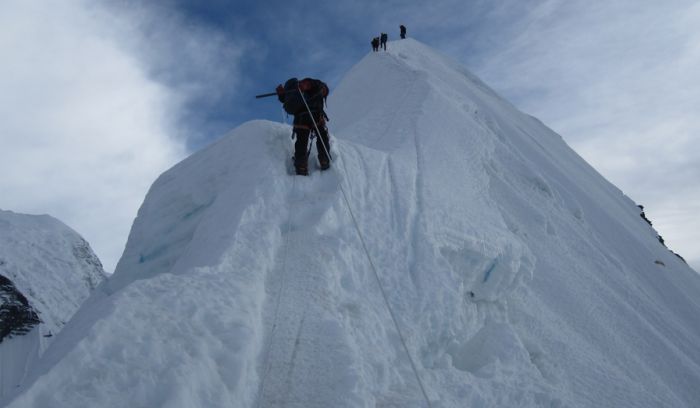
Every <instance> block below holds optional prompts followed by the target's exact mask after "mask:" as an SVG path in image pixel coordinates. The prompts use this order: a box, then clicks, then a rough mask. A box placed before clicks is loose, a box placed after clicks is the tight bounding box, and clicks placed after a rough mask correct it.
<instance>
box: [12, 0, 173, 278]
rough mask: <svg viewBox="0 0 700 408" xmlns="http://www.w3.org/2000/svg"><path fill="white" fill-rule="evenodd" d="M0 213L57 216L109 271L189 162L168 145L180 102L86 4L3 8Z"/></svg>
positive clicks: (98, 11) (107, 19)
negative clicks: (147, 208) (138, 219)
mask: <svg viewBox="0 0 700 408" xmlns="http://www.w3.org/2000/svg"><path fill="white" fill-rule="evenodd" d="M2 8H3V11H2V13H0V55H1V56H2V61H3V62H2V64H0V89H1V90H2V91H1V92H0V146H1V147H0V175H2V176H0V208H3V209H7V210H13V211H17V212H25V213H49V214H51V215H53V216H56V217H57V218H59V219H61V220H62V221H64V222H65V223H67V224H68V225H70V226H71V227H73V228H75V229H76V230H77V231H78V232H79V233H81V234H82V235H83V236H84V237H85V238H86V239H87V240H88V241H89V242H90V243H91V245H92V246H93V249H94V250H95V251H96V253H97V254H98V256H100V258H101V259H102V261H103V262H104V263H105V266H106V268H107V269H108V270H112V269H113V268H114V266H115V264H116V261H117V259H118V257H119V256H120V255H121V252H122V250H123V248H124V244H125V242H126V236H127V233H128V231H129V228H130V227H131V222H132V220H133V218H134V217H135V214H136V210H137V208H138V206H139V205H140V203H141V202H142V200H143V197H144V195H145V193H146V190H147V188H148V187H149V186H150V184H151V183H152V182H153V180H154V179H155V177H157V175H158V174H159V173H161V172H162V171H163V170H165V169H166V168H167V167H169V166H170V165H172V164H174V163H175V161H176V160H178V159H179V158H181V157H183V155H184V153H185V152H184V148H183V144H182V143H181V142H180V141H177V140H174V139H172V138H171V137H169V134H170V132H171V131H172V128H171V124H172V116H171V112H172V111H173V110H174V109H177V106H176V105H175V104H173V103H172V102H171V101H176V102H177V101H180V100H181V99H182V98H181V96H180V95H178V94H176V93H174V92H173V91H172V90H170V89H168V88H166V87H164V86H162V85H160V84H158V83H157V82H155V81H153V80H152V79H149V77H147V76H146V74H145V73H144V69H143V66H142V65H141V64H140V63H139V62H138V61H137V60H136V59H135V58H134V57H133V56H132V55H130V54H128V53H127V52H126V51H125V49H124V47H123V46H121V45H120V39H119V36H129V35H130V34H133V33H129V32H126V33H125V32H116V31H115V30H114V27H115V19H114V18H113V17H112V16H110V15H108V14H106V13H105V12H104V11H103V10H102V9H100V8H96V7H94V6H92V7H87V6H86V3H81V2H70V1H69V2H62V3H61V5H60V7H59V6H58V5H53V6H50V7H49V6H48V5H46V4H43V3H42V2H31V1H23V0H16V1H12V0H10V1H4V2H3V5H2Z"/></svg>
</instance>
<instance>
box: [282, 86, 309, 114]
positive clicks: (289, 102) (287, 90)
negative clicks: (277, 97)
mask: <svg viewBox="0 0 700 408" xmlns="http://www.w3.org/2000/svg"><path fill="white" fill-rule="evenodd" d="M282 106H283V107H284V111H285V112H287V113H288V114H290V115H296V114H299V113H302V112H304V111H305V110H306V106H304V101H303V100H302V99H301V94H300V93H299V80H298V79H296V78H289V79H288V80H287V82H285V83H284V102H282Z"/></svg>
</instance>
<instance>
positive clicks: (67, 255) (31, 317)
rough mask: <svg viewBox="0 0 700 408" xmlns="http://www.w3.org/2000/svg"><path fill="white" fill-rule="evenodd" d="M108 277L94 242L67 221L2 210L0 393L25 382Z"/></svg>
mask: <svg viewBox="0 0 700 408" xmlns="http://www.w3.org/2000/svg"><path fill="white" fill-rule="evenodd" d="M105 276H106V275H105V273H104V271H103V270H102V264H101V263H100V261H99V259H98V258H97V256H95V254H94V253H93V252H92V250H91V249H90V246H89V245H88V243H87V242H86V241H85V240H84V239H83V238H82V237H80V235H78V234H77V233H76V232H75V231H73V230H72V229H70V228H69V227H67V226H66V225H65V224H63V223H61V222H60V221H58V220H57V219H55V218H52V217H50V216H48V215H25V214H17V213H13V212H11V211H2V210H0V282H1V283H2V288H1V289H0V301H2V304H1V305H0V308H1V309H2V314H0V318H2V321H1V322H0V326H2V327H3V333H2V334H3V337H2V338H1V339H0V368H1V369H0V387H1V388H0V394H2V395H5V394H6V393H7V392H8V391H9V390H11V389H14V388H15V387H16V386H17V385H19V383H20V382H21V380H22V378H23V377H24V376H25V374H26V371H27V370H28V368H29V366H30V365H31V363H32V362H34V361H35V360H36V358H37V357H38V356H39V355H41V353H42V352H43V351H44V350H46V348H47V346H48V345H49V343H50V342H51V340H52V338H53V336H54V335H56V334H57V333H58V332H59V331H61V329H62V328H63V326H64V324H65V323H66V322H67V321H68V320H69V319H70V317H71V316H72V315H73V314H74V313H75V312H76V311H77V310H78V307H79V306H80V305H81V304H82V302H83V301H84V300H85V299H87V298H88V296H89V295H90V292H91V291H92V290H93V289H95V288H96V287H97V286H98V285H99V284H100V283H101V282H102V281H103V280H104V279H105Z"/></svg>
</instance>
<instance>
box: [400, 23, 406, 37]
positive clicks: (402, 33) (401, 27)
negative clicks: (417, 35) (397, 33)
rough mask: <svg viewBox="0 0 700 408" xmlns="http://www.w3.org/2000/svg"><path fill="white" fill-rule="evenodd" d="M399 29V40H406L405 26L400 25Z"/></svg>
mask: <svg viewBox="0 0 700 408" xmlns="http://www.w3.org/2000/svg"><path fill="white" fill-rule="evenodd" d="M399 29H400V30H401V39H402V40H404V39H406V26H405V25H403V24H401V25H400V26H399Z"/></svg>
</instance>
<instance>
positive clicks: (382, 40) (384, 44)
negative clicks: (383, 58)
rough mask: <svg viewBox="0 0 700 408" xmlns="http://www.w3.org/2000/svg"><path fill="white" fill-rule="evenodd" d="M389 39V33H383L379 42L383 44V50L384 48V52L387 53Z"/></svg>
mask: <svg viewBox="0 0 700 408" xmlns="http://www.w3.org/2000/svg"><path fill="white" fill-rule="evenodd" d="M388 39H389V35H388V34H387V33H382V35H381V37H380V39H379V42H380V43H381V46H382V48H384V51H386V41H387V40H388Z"/></svg>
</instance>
